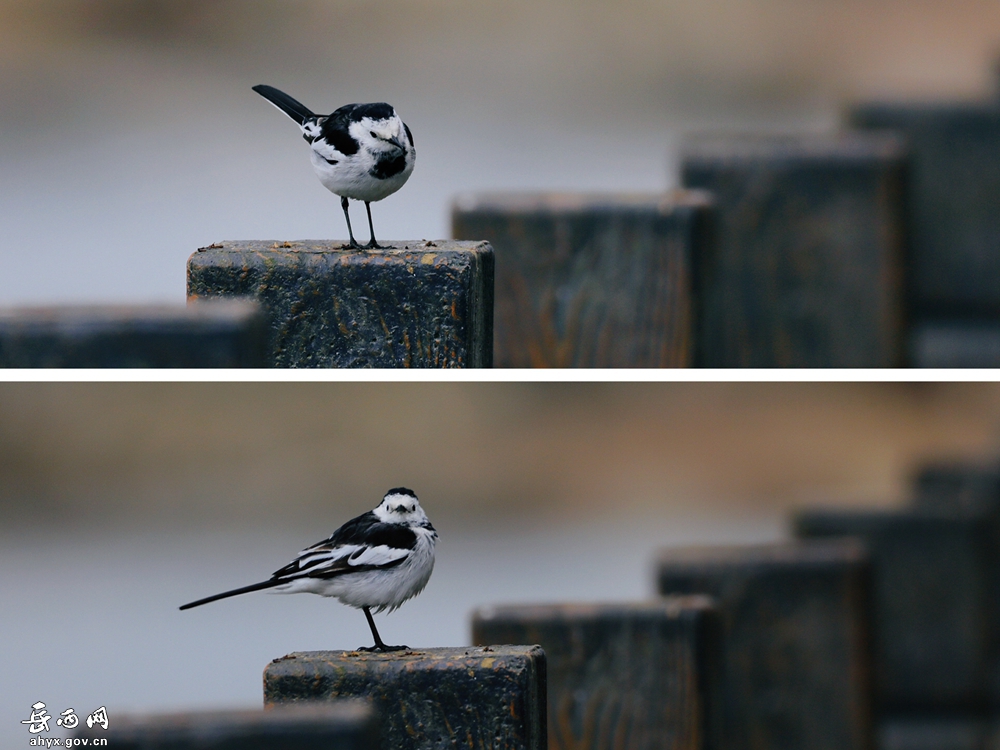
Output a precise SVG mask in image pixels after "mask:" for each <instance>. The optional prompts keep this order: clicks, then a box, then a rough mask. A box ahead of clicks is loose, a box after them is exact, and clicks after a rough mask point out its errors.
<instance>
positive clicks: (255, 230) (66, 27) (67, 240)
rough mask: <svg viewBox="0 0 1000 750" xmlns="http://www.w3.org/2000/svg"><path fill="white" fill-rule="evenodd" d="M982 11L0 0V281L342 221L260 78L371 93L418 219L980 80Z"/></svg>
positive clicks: (674, 3) (146, 272)
mask: <svg viewBox="0 0 1000 750" xmlns="http://www.w3.org/2000/svg"><path fill="white" fill-rule="evenodd" d="M998 31H1000V6H998V5H997V4H996V3H995V2H992V1H991V0H949V1H948V2H947V3H941V2H936V0H837V2H830V1H829V0H699V1H698V2H688V1H687V0H623V1H621V2H609V1H608V0H588V1H587V2H578V1H577V0H542V1H541V2H539V1H538V0H509V1H507V2H502V3H501V2H477V3H468V2H463V1H462V0H370V1H362V0H327V1H321V0H289V1H288V2H276V1H275V0H88V2H79V1H78V0H0V101H2V102H3V106H2V107H0V193H2V196H3V197H2V200H0V269H2V270H0V304H15V303H16V304H20V303H51V302H65V301H70V300H72V301H140V302H141V301H152V300H157V301H175V302H177V301H180V300H182V299H183V297H184V263H185V260H186V258H187V256H188V255H189V254H190V253H191V252H192V251H193V250H194V249H195V248H197V247H199V246H203V245H207V244H209V243H211V242H213V241H216V240H220V239H247V238H258V239H271V238H274V239H296V238H330V237H333V238H340V237H343V236H344V235H345V234H346V232H345V229H344V226H343V219H342V215H341V213H340V209H339V206H338V202H337V200H336V199H335V198H334V197H333V196H332V195H331V194H329V193H328V192H327V191H326V190H325V189H324V188H322V186H320V184H319V182H318V181H317V180H316V178H315V176H314V175H313V173H312V168H311V166H310V165H309V163H308V159H307V151H306V146H305V145H304V144H303V142H302V141H301V139H300V138H299V137H298V133H297V130H296V129H295V127H294V125H293V124H292V123H291V121H289V120H287V119H286V118H284V117H283V116H282V115H280V114H279V113H278V112H277V111H275V110H273V109H272V108H271V107H270V106H269V105H267V104H266V102H264V101H263V100H262V99H261V98H260V97H258V96H257V95H256V94H254V93H253V92H252V91H250V87H251V86H252V85H254V84H257V83H270V84H272V85H275V86H278V87H279V88H282V89H285V90H287V91H288V92H290V93H291V94H293V95H294V96H296V97H298V98H300V99H301V100H303V101H304V102H305V103H306V104H307V105H309V106H311V107H312V108H313V109H315V110H316V111H320V112H328V111H330V110H332V109H333V108H334V107H336V106H339V105H341V104H345V103H348V102H352V101H372V100H387V101H390V102H392V103H393V104H394V105H395V106H396V107H397V109H398V110H399V112H400V113H401V114H402V115H403V116H404V119H406V121H407V122H408V123H409V124H410V126H411V127H412V129H413V132H414V135H415V140H416V144H417V148H418V152H419V156H418V162H417V168H416V171H415V172H414V175H413V177H412V178H411V180H410V182H409V183H408V184H407V185H406V187H405V188H404V189H403V190H401V191H400V192H399V193H397V194H396V195H394V196H392V197H390V198H388V199H387V200H385V201H384V202H382V203H380V204H377V205H376V207H375V209H374V213H375V221H376V226H377V227H378V233H379V236H380V237H382V238H386V239H388V238H406V239H420V238H440V237H445V236H447V235H448V231H449V230H448V218H447V216H448V205H449V202H450V201H451V199H452V198H453V197H454V196H455V195H456V194H458V193H461V192H464V191H472V190H482V189H491V190H492V189H508V188H521V189H525V188H545V189H556V188H562V189H587V190H612V191H617V190H662V189H664V188H667V187H668V186H670V185H671V183H672V182H673V181H674V171H673V163H674V150H675V148H676V145H677V142H678V139H679V138H680V137H681V135H682V133H684V132H685V131H688V130H692V129H698V128H703V127H712V128H715V127H726V128H744V127H747V128H755V129H772V130H773V129H779V130H802V129H812V130H825V129H830V128H833V127H835V126H836V124H837V122H838V118H839V113H840V110H841V107H842V105H843V104H844V103H845V102H849V101H853V100H855V99H858V98H868V97H889V98H907V97H921V98H926V97H929V98H956V97H957V98H971V97H977V96H992V95H993V93H994V80H993V78H994V64H993V63H994V59H995V57H996V55H997V54H998V44H997V42H998ZM355 223H356V224H357V225H359V226H363V224H364V221H363V212H360V211H359V212H358V213H357V214H356V219H355Z"/></svg>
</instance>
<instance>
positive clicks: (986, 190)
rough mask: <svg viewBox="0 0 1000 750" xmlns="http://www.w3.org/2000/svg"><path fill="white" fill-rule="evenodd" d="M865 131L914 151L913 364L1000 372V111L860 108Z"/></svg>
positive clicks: (994, 107)
mask: <svg viewBox="0 0 1000 750" xmlns="http://www.w3.org/2000/svg"><path fill="white" fill-rule="evenodd" d="M848 119H849V121H850V122H851V123H852V124H853V125H854V126H856V127H859V128H865V129H878V130H882V131H885V130H892V131H896V132H898V133H899V134H900V135H902V136H904V137H905V138H906V140H907V143H908V144H909V147H910V151H911V154H912V157H911V172H910V179H909V185H908V191H907V203H908V207H909V211H908V233H909V236H910V244H911V248H912V250H911V253H910V261H909V263H908V264H907V267H908V275H909V279H908V286H909V290H910V291H909V295H908V296H909V299H908V303H909V306H910V309H911V312H912V317H913V323H914V329H913V333H912V351H913V364H914V365H916V366H918V367H997V366H998V364H1000V345H998V341H1000V105H998V102H995V101H992V100H991V101H983V102H961V103H959V102H936V103H878V102H870V103H865V104H861V105H857V106H855V107H853V108H852V109H851V111H850V113H849V115H848Z"/></svg>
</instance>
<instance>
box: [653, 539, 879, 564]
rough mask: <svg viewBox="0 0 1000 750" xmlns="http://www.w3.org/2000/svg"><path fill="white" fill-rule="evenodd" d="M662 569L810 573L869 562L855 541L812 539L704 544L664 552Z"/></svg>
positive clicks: (660, 557)
mask: <svg viewBox="0 0 1000 750" xmlns="http://www.w3.org/2000/svg"><path fill="white" fill-rule="evenodd" d="M658 562H659V564H660V566H669V567H670V568H672V569H691V570H695V569H697V570H702V569H704V570H715V569H720V570H721V569H728V568H734V567H739V568H741V569H746V568H761V569H763V568H767V569H772V568H780V569H786V568H787V569H789V570H793V569H796V568H799V569H802V570H807V569H814V568H817V567H819V568H826V567H843V566H848V567H858V566H865V565H866V564H867V563H868V551H867V549H866V548H865V545H864V544H863V543H862V542H861V541H859V540H856V539H851V538H844V539H809V540H795V541H789V542H776V543H773V544H745V545H735V544H734V545H719V546H714V545H701V546H690V547H674V548H670V549H664V550H661V551H660V553H659V556H658Z"/></svg>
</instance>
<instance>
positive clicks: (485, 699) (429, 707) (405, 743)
mask: <svg viewBox="0 0 1000 750" xmlns="http://www.w3.org/2000/svg"><path fill="white" fill-rule="evenodd" d="M359 697H363V698H368V699H369V700H371V701H372V703H373V704H374V705H375V707H376V710H377V711H378V713H379V716H380V717H381V722H382V739H383V742H384V743H385V747H387V748H393V750H418V749H420V750H431V748H439V747H452V746H460V747H463V748H469V750H489V749H495V750H545V653H544V652H543V651H542V649H541V648H539V647H537V646H498V647H496V648H474V647H471V646H470V647H468V648H431V649H421V650H409V651H399V652H392V653H387V654H379V653H363V652H359V651H311V652H305V653H294V654H289V655H288V656H285V657H282V658H280V659H275V660H274V661H273V662H271V663H270V664H268V665H267V669H265V670H264V702H265V705H268V706H273V705H283V704H288V703H300V702H303V701H316V700H320V701H328V700H334V699H340V698H359Z"/></svg>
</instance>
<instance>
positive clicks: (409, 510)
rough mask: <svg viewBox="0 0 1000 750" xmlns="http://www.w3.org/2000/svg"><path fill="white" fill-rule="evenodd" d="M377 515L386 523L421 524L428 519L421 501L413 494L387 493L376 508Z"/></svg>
mask: <svg viewBox="0 0 1000 750" xmlns="http://www.w3.org/2000/svg"><path fill="white" fill-rule="evenodd" d="M375 515H377V516H378V517H379V520H380V521H382V522H384V523H401V524H406V525H407V526H411V525H419V524H421V523H424V522H425V521H426V520H427V516H426V515H425V514H424V510H423V508H421V507H420V502H419V501H418V500H417V498H415V497H413V495H400V494H394V495H386V496H385V498H384V499H383V500H382V502H381V504H380V505H379V506H378V507H377V508H376V509H375Z"/></svg>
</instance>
